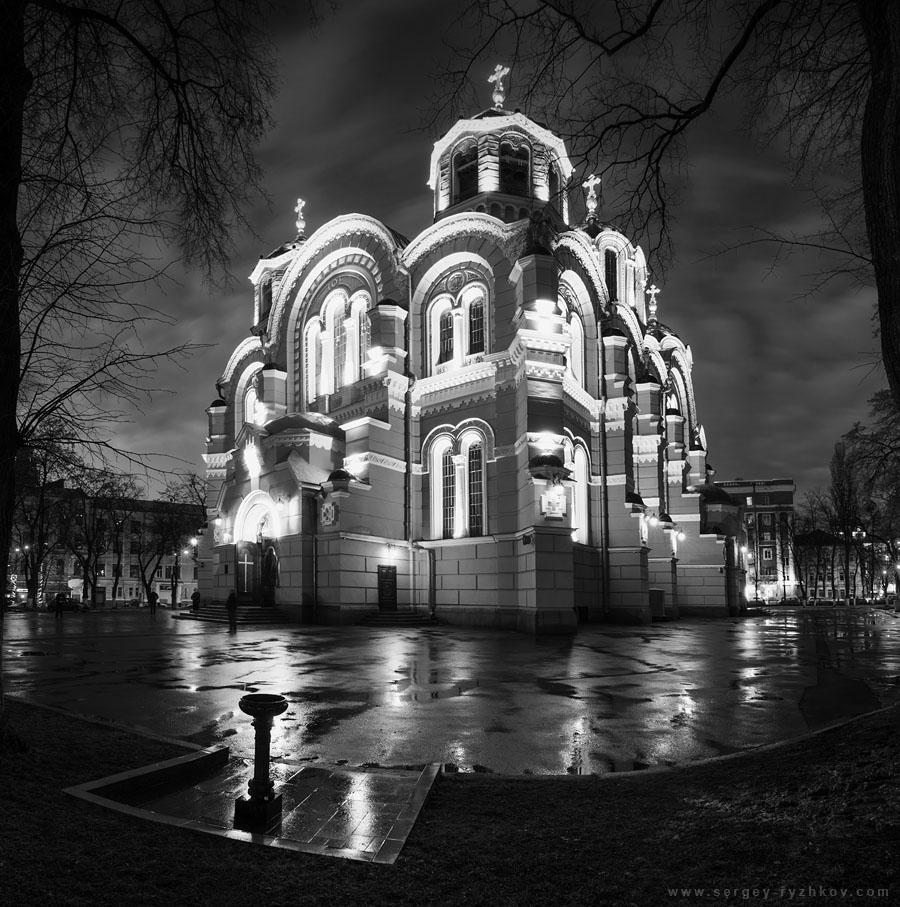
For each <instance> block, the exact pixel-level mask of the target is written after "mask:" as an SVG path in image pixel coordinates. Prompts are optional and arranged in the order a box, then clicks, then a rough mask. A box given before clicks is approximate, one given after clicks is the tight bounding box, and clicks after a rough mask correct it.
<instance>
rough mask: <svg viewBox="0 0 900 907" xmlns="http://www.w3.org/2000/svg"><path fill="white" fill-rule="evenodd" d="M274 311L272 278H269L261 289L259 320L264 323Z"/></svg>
mask: <svg viewBox="0 0 900 907" xmlns="http://www.w3.org/2000/svg"><path fill="white" fill-rule="evenodd" d="M271 310H272V278H271V277H267V278H266V279H265V280H264V281H263V283H262V286H261V287H260V293H259V320H260V321H262V320H263V318H265V317H266V316H267V315H268V314H269V312H270V311H271Z"/></svg>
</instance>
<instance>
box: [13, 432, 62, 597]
mask: <svg viewBox="0 0 900 907" xmlns="http://www.w3.org/2000/svg"><path fill="white" fill-rule="evenodd" d="M49 427H50V429H51V434H52V429H53V426H52V425H50V426H49ZM74 461H75V456H74V453H73V452H72V450H71V449H69V448H67V447H65V446H63V445H60V444H57V443H55V442H53V441H52V440H51V439H47V440H46V441H45V442H44V443H41V444H40V445H37V446H30V447H28V448H26V449H25V450H23V451H22V453H21V454H20V456H19V457H18V459H17V462H16V495H15V501H16V507H15V512H14V515H13V542H14V544H15V550H16V556H17V561H18V566H19V567H20V568H21V569H22V572H23V573H24V575H25V585H26V588H27V590H28V598H29V600H30V602H31V607H32V608H37V607H38V600H39V597H40V595H41V593H42V592H43V591H44V587H45V584H46V578H47V573H48V568H49V565H50V563H51V562H52V561H53V560H54V559H55V558H56V556H57V555H58V554H59V553H61V551H62V549H63V529H64V526H63V511H64V507H63V504H64V480H65V477H66V475H68V474H69V472H70V470H71V469H72V468H73V464H74Z"/></svg>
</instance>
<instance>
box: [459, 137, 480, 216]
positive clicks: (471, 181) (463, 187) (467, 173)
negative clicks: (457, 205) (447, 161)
mask: <svg viewBox="0 0 900 907" xmlns="http://www.w3.org/2000/svg"><path fill="white" fill-rule="evenodd" d="M477 192H478V148H477V147H476V146H475V145H472V147H471V148H468V149H466V150H465V151H460V152H457V153H456V154H455V155H453V201H454V202H459V201H462V200H463V199H465V198H471V197H472V196H473V195H475V194H476V193H477Z"/></svg>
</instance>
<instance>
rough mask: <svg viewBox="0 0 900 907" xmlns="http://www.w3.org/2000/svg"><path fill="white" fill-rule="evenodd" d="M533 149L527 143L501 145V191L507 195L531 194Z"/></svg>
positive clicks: (503, 142) (505, 142)
mask: <svg viewBox="0 0 900 907" xmlns="http://www.w3.org/2000/svg"><path fill="white" fill-rule="evenodd" d="M530 189H531V149H530V148H529V146H528V144H527V143H526V142H520V143H517V144H514V143H513V142H512V141H502V142H501V143H500V191H501V192H504V193H506V194H507V195H522V196H526V197H527V196H529V195H530V194H531V192H530Z"/></svg>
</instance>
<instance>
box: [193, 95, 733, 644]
mask: <svg viewBox="0 0 900 907" xmlns="http://www.w3.org/2000/svg"><path fill="white" fill-rule="evenodd" d="M571 177H572V166H571V164H570V161H569V158H568V155H567V151H566V148H565V146H564V144H563V142H562V141H561V140H560V139H559V138H558V137H557V136H555V135H554V134H553V133H551V132H550V131H548V130H547V129H546V128H544V127H543V126H541V125H539V124H538V123H536V122H534V121H533V120H531V119H529V118H528V117H527V116H525V115H524V114H522V113H520V112H511V111H509V110H507V109H505V107H504V98H503V92H502V86H501V83H500V82H499V80H497V87H496V90H495V93H494V106H493V107H492V108H490V109H488V110H487V111H484V112H483V113H480V114H478V115H476V116H473V117H471V118H469V119H463V120H460V121H459V122H457V123H456V124H455V125H454V126H453V127H452V128H451V129H450V131H449V132H448V133H447V134H446V135H444V136H443V138H441V139H440V140H439V141H438V142H437V143H436V144H435V146H434V152H433V154H432V157H431V163H430V179H429V185H430V187H431V189H432V191H433V195H434V222H433V224H432V225H431V226H429V227H428V228H427V229H425V230H424V231H423V232H421V233H420V234H419V235H418V236H416V237H415V238H414V239H412V240H407V239H405V238H404V237H402V236H400V235H399V234H397V233H396V232H394V231H393V230H391V229H390V228H389V227H388V226H386V225H384V224H382V223H380V222H379V221H377V220H375V219H373V218H371V217H367V216H365V215H361V214H348V215H344V216H340V217H337V218H335V219H334V220H332V221H330V222H329V223H326V224H324V225H323V226H321V227H319V228H318V229H317V230H315V231H314V232H312V233H311V235H309V236H307V235H306V228H305V222H304V219H303V211H302V209H303V203H302V202H298V206H297V209H296V210H297V214H298V220H297V231H298V232H297V236H296V238H295V239H294V240H293V241H291V242H288V243H286V244H284V245H283V246H281V247H280V248H278V249H276V250H275V251H274V252H272V253H271V254H270V255H269V256H267V257H264V258H262V259H261V260H260V261H259V263H258V264H257V266H256V268H255V269H254V271H253V273H252V275H251V278H250V279H251V281H252V284H253V288H254V293H253V315H252V325H253V326H252V329H251V331H250V334H249V336H248V337H247V338H246V339H245V340H244V341H243V342H242V343H241V344H240V345H239V346H238V347H237V349H235V350H234V352H233V353H232V354H231V357H230V359H229V360H228V363H227V365H226V367H225V370H224V372H223V374H222V376H221V378H220V380H219V382H218V385H217V387H218V390H219V398H218V399H216V400H215V401H214V402H213V403H212V405H211V406H210V407H209V409H208V410H207V413H208V416H209V436H208V439H207V450H206V455H205V461H206V467H207V479H208V483H209V498H208V502H207V505H208V508H207V509H208V523H209V527H210V531H209V532H207V533H206V534H205V536H204V539H203V543H204V548H205V550H204V551H203V552H202V558H201V563H202V564H203V569H202V572H201V594H202V596H203V598H204V600H207V601H224V599H225V598H226V597H227V594H228V592H229V591H230V590H231V589H235V590H236V591H237V593H238V598H239V601H240V602H241V603H242V604H244V605H251V604H252V605H254V606H256V607H271V608H274V609H276V610H277V611H278V612H279V614H280V615H281V616H283V617H285V618H287V619H294V620H298V621H309V622H318V623H355V622H358V621H360V620H362V619H364V618H365V617H366V616H367V615H369V614H372V613H373V612H378V611H381V612H391V611H395V610H396V611H398V612H404V611H416V612H419V613H421V614H422V615H432V616H434V617H435V618H436V619H437V620H438V622H446V623H454V624H464V625H480V626H489V627H497V628H510V629H517V630H521V631H525V632H529V633H571V632H575V631H576V629H577V625H578V624H579V623H582V622H588V621H619V622H635V623H645V622H649V621H650V620H651V619H653V618H654V617H665V616H671V615H677V614H679V613H680V614H703V615H709V616H724V615H727V614H729V613H736V612H737V611H738V610H739V609H740V608H741V607H742V604H743V586H744V579H743V567H742V564H741V560H740V558H741V553H740V546H739V544H738V543H737V541H736V535H737V533H738V532H739V529H738V528H737V527H739V526H740V515H739V513H738V508H737V506H736V505H735V503H734V501H733V500H732V499H731V498H729V496H728V495H727V494H725V493H724V492H723V491H721V490H720V489H718V488H717V487H716V486H714V485H712V484H711V480H709V479H708V473H707V462H706V457H707V445H706V439H705V435H704V431H703V428H702V427H701V424H700V422H699V420H698V416H697V409H696V403H695V399H694V389H693V384H692V380H691V370H692V357H691V351H690V348H689V347H688V346H686V345H685V343H684V342H683V341H682V340H681V339H680V338H679V337H678V336H676V334H675V333H674V332H673V331H671V330H670V329H669V328H667V327H666V326H665V325H664V324H663V323H662V322H661V321H660V320H659V319H658V318H657V294H658V290H657V289H656V288H655V287H653V286H648V271H647V264H646V261H645V258H644V254H643V252H642V251H641V249H640V247H639V246H636V245H634V244H633V243H632V242H631V241H630V240H629V239H628V238H627V237H626V236H624V235H622V234H621V233H620V232H618V231H617V230H616V229H615V228H614V227H612V226H609V225H607V224H604V223H603V222H602V221H601V218H600V217H599V213H598V210H597V208H598V205H597V199H596V195H595V188H594V187H595V184H596V181H595V180H593V179H589V180H588V181H587V182H586V183H585V184H584V185H585V188H586V189H587V216H586V218H585V219H584V220H583V222H582V223H581V224H580V225H579V226H574V227H573V226H570V225H569V216H570V214H569V209H568V186H569V183H570V181H571Z"/></svg>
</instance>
